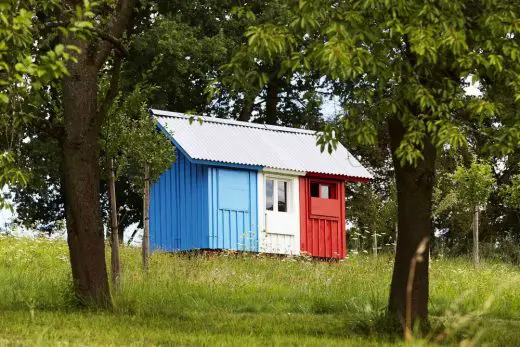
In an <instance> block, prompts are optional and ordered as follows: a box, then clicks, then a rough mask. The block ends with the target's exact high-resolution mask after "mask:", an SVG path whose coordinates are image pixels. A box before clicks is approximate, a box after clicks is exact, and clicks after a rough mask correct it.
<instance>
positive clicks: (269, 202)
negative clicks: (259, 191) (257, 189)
mask: <svg viewBox="0 0 520 347" xmlns="http://www.w3.org/2000/svg"><path fill="white" fill-rule="evenodd" d="M273 187H274V181H273V180H266V181H265V209H266V210H268V211H272V210H273V206H274V190H273Z"/></svg>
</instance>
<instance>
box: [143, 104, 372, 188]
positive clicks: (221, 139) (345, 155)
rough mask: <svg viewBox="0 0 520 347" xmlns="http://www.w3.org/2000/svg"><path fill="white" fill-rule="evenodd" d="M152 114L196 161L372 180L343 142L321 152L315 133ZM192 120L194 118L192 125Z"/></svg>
mask: <svg viewBox="0 0 520 347" xmlns="http://www.w3.org/2000/svg"><path fill="white" fill-rule="evenodd" d="M151 112H152V114H153V115H154V116H155V118H156V119H157V121H158V122H159V124H160V125H161V126H162V127H164V128H165V129H166V130H167V131H168V132H169V134H170V135H171V136H172V137H173V139H174V140H175V142H176V143H177V144H178V145H179V146H181V147H182V149H183V150H184V151H185V152H186V153H187V154H188V155H189V156H190V157H191V158H193V159H199V160H209V161H217V162H222V163H230V164H240V165H254V166H263V167H269V168H274V169H282V170H294V171H300V172H312V173H321V174H330V175H342V176H350V177H358V178H368V179H370V178H372V175H371V174H370V173H369V172H368V171H367V169H365V168H364V167H363V166H362V165H361V164H360V163H359V161H358V160H357V159H356V158H355V157H354V156H353V155H352V154H350V152H349V151H348V150H347V149H346V148H345V147H343V145H341V144H338V147H337V149H336V151H334V152H332V154H329V153H328V152H321V151H320V148H319V147H318V146H316V132H315V131H311V130H303V129H294V128H287V127H281V126H273V125H264V124H255V123H247V122H239V121H234V120H227V119H220V118H212V117H202V116H190V115H185V114H182V113H176V112H168V111H161V110H154V109H152V110H151ZM190 118H192V119H195V121H194V122H192V123H190ZM199 120H201V121H202V123H200V122H199Z"/></svg>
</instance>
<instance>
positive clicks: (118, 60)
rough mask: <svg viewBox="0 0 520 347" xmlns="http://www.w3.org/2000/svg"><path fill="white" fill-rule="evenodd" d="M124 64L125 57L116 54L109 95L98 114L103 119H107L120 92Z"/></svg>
mask: <svg viewBox="0 0 520 347" xmlns="http://www.w3.org/2000/svg"><path fill="white" fill-rule="evenodd" d="M122 64H123V56H122V55H121V54H116V56H115V58H114V66H113V68H112V77H111V78H110V85H109V87H108V90H107V93H106V95H105V98H104V99H103V102H102V103H101V105H100V108H99V110H98V112H99V113H100V115H101V117H105V116H106V114H107V112H108V110H109V109H110V107H111V106H112V103H113V102H114V99H115V98H116V96H117V94H118V92H119V75H120V74H121V65H122Z"/></svg>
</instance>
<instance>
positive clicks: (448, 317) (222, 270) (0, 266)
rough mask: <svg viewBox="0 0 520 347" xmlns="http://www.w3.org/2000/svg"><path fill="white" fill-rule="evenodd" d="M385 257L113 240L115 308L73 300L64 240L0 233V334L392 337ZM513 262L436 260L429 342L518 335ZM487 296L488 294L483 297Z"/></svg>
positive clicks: (248, 339) (243, 339)
mask: <svg viewBox="0 0 520 347" xmlns="http://www.w3.org/2000/svg"><path fill="white" fill-rule="evenodd" d="M392 266H393V262H392V258H391V257H390V256H381V257H378V258H373V257H369V256H353V257H351V258H350V259H347V260H345V261H340V262H322V261H313V260H310V259H294V258H277V257H267V256H259V255H255V254H238V255H231V254H219V255H214V254H213V255H199V256H188V255H185V254H184V255H181V254H165V253H154V254H153V255H152V257H151V259H150V269H149V271H148V272H147V273H145V272H143V271H141V264H140V255H139V250H136V249H132V248H124V249H123V251H122V277H121V288H120V290H119V291H118V292H116V293H114V294H113V301H114V310H113V311H112V312H86V311H83V310H80V309H79V308H77V307H75V306H74V300H73V291H72V286H71V280H70V267H69V263H68V252H67V248H66V244H65V243H63V242H58V241H54V242H53V241H45V240H28V239H23V240H18V239H13V238H6V237H0V336H2V337H3V339H4V340H2V337H0V345H1V344H3V342H5V343H19V344H27V345H29V344H30V345H32V344H42V345H44V344H49V343H51V344H61V343H71V344H87V345H110V344H114V345H117V344H123V345H125V344H143V343H145V344H170V343H179V344H208V343H209V344H226V345H228V344H232V345H243V344H258V345H262V344H275V345H276V344H284V345H285V344H298V345H300V344H301V345H305V344H307V345H335V344H337V345H348V344H350V345H361V344H362V345H366V344H368V345H370V344H373V345H385V344H388V345H391V344H395V343H397V344H398V343H399V342H398V341H396V340H395V339H394V337H393V336H391V335H388V334H387V331H386V330H385V327H382V326H380V324H381V320H380V319H379V317H380V316H381V315H382V313H383V312H384V310H385V306H386V301H387V296H388V289H389V283H390V278H391V272H392ZM519 276H520V271H519V270H518V269H517V268H515V267H513V266H509V265H506V264H503V263H498V262H492V263H484V264H483V266H482V267H481V269H479V270H477V271H475V270H473V269H472V268H471V264H470V261H469V259H445V260H434V261H433V262H432V265H431V286H430V288H431V299H430V312H431V314H432V316H433V322H434V325H439V326H440V327H439V328H438V330H437V332H436V335H435V336H433V335H432V336H431V338H432V339H431V340H429V342H428V341H426V342H425V341H422V342H421V343H431V342H432V341H434V340H435V339H436V338H438V337H439V336H441V337H442V339H439V341H443V343H453V342H458V341H461V340H464V339H475V338H477V339H479V341H482V342H485V343H489V344H497V345H503V344H504V343H512V342H516V343H518V344H520V332H516V331H518V329H517V328H518V326H519V325H520V324H518V322H520V288H519V286H518V280H517V279H518V278H519ZM490 299H492V300H490Z"/></svg>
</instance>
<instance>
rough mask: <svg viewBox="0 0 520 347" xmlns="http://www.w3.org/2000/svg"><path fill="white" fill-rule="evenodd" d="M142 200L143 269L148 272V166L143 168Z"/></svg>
mask: <svg viewBox="0 0 520 347" xmlns="http://www.w3.org/2000/svg"><path fill="white" fill-rule="evenodd" d="M143 195H144V199H143V268H144V269H145V270H148V255H149V249H150V217H149V216H148V213H149V209H150V165H149V164H145V166H144V194H143Z"/></svg>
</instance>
